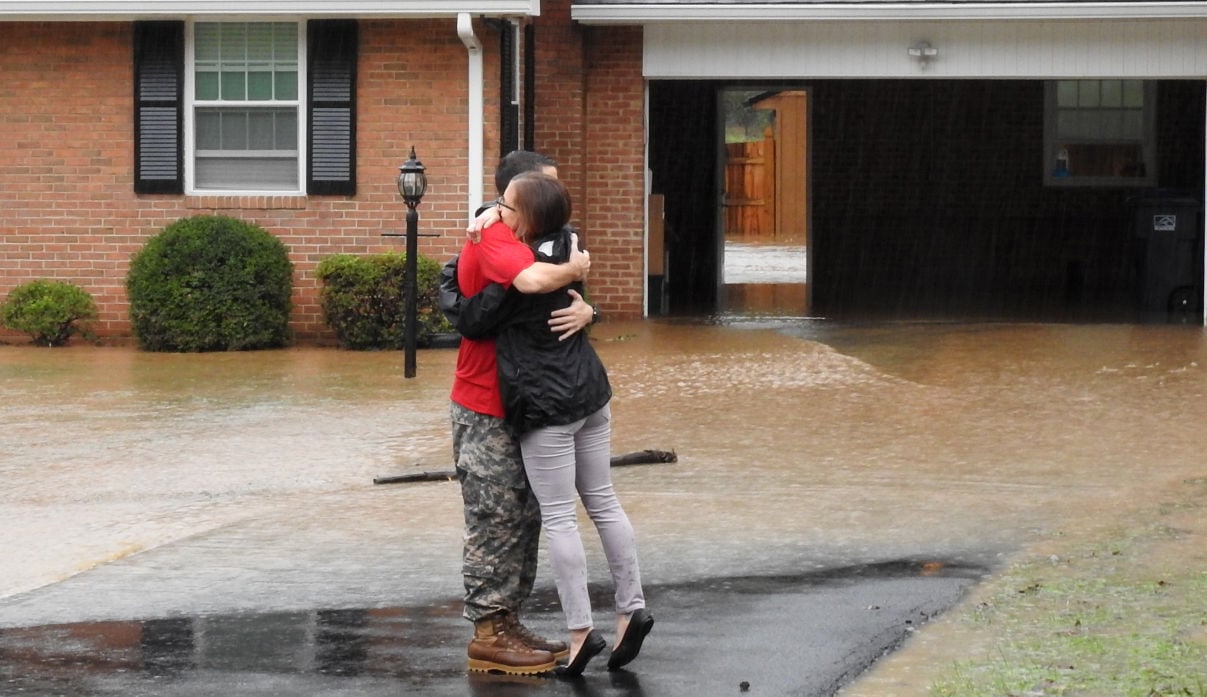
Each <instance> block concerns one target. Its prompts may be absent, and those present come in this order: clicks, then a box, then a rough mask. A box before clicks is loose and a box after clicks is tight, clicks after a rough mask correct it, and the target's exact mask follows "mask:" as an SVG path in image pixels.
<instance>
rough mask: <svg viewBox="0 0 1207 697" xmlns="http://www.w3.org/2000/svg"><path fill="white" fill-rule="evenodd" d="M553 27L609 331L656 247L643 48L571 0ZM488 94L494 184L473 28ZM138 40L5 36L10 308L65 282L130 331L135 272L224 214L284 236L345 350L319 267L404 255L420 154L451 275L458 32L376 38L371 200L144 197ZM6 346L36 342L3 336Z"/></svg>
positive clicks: (313, 307)
mask: <svg viewBox="0 0 1207 697" xmlns="http://www.w3.org/2000/svg"><path fill="white" fill-rule="evenodd" d="M543 11H544V14H542V16H541V17H539V18H537V19H536V20H535V21H536V22H537V27H536V42H537V43H536V47H537V65H536V69H537V85H538V87H537V94H536V95H535V99H536V101H535V109H536V116H535V121H536V123H535V131H536V143H535V144H534V145H535V147H536V149H538V150H543V151H545V152H547V153H548V154H550V155H551V156H553V157H554V158H556V159H557V160H558V162H559V164H560V165H561V167H560V173H561V176H562V178H563V179H564V180H566V182H567V183H568V184H569V186H570V189H571V192H572V195H573V196H574V206H575V217H576V223H577V224H579V225H580V226H581V227H582V228H583V229H584V237H585V240H586V242H587V244H588V245H589V246H590V248H591V251H592V253H593V274H592V278H591V283H590V288H591V293H592V299H593V300H594V301H595V302H597V303H598V304H599V305H600V306H601V309H602V310H603V311H604V312H605V313H608V314H609V315H611V316H617V317H634V316H640V313H641V291H642V289H641V281H642V274H641V259H642V236H643V230H644V225H643V202H642V192H643V181H642V169H641V163H642V153H643V150H642V147H643V146H642V109H643V101H642V100H643V83H642V79H641V35H640V32H639V30H635V29H625V28H591V29H583V28H580V27H577V26H575V25H573V24H572V23H571V22H570V19H569V2H568V0H556V1H555V2H550V3H547V4H546V7H545V9H544V10H543ZM475 30H476V32H477V34H478V36H479V38H480V39H481V40H482V42H483V55H484V57H485V70H484V75H485V79H486V84H485V87H484V97H485V116H484V118H485V124H486V132H485V133H484V142H485V144H486V148H487V151H486V152H485V153H484V166H485V169H486V171H485V172H484V173H483V186H484V191H485V193H486V195H487V196H490V195H492V193H493V188H494V187H493V183H492V180H491V178H490V175H491V174H492V173H493V167H494V163H495V162H496V161H497V159H498V157H499V155H500V153H499V152H498V151H497V145H498V123H499V117H498V85H497V80H498V70H499V66H498V62H497V60H498V48H497V47H498V35H497V33H496V31H495V30H494V29H492V28H491V27H489V26H487V25H486V24H485V23H482V22H478V23H476V24H475ZM132 31H133V25H132V24H130V23H126V22H120V23H0V75H3V76H4V80H3V81H2V82H0V132H3V133H5V137H4V138H2V139H0V209H2V210H4V211H5V214H4V217H3V218H2V219H0V298H3V297H5V296H7V294H8V292H9V291H11V290H12V289H13V288H14V287H15V286H17V285H19V284H21V283H24V282H27V281H30V280H34V279H38V278H53V279H58V280H63V281H67V282H70V283H74V284H76V285H79V286H81V287H82V288H84V290H86V291H88V292H89V293H90V294H92V296H93V297H94V298H95V299H96V301H97V303H98V306H99V308H100V318H99V321H98V322H97V323H96V324H95V326H94V328H95V329H96V331H97V333H98V334H99V335H101V336H102V337H123V336H128V335H129V333H130V323H129V319H128V310H129V307H128V303H127V301H126V296H125V289H124V283H125V275H126V272H127V269H128V265H129V260H130V258H131V257H132V256H133V255H134V254H135V253H136V252H137V251H138V250H139V249H141V247H142V245H143V244H144V242H145V241H146V240H147V239H148V238H149V237H150V236H152V235H154V234H156V233H157V232H158V231H159V230H161V229H162V228H163V227H164V226H165V225H167V224H168V223H170V222H172V221H173V220H176V219H178V218H181V217H185V216H190V215H198V214H211V213H212V214H224V215H231V216H234V217H239V218H242V219H245V220H249V221H251V222H254V223H256V224H258V225H260V226H262V227H264V228H265V229H267V230H269V231H270V232H272V233H273V234H275V235H277V236H278V237H279V238H280V239H281V240H282V242H284V243H285V245H286V246H287V247H288V249H289V250H290V254H291V257H292V259H293V261H294V264H295V267H294V298H293V300H294V313H293V320H292V325H293V328H294V330H295V333H296V335H297V337H298V339H299V340H301V341H329V340H330V339H331V338H332V337H331V335H330V332H329V331H328V330H327V328H326V327H325V325H324V324H323V322H322V318H321V312H320V308H319V305H318V292H319V284H318V281H317V279H316V278H315V276H314V269H315V267H316V266H317V264H318V263H319V262H320V261H321V260H323V259H324V258H326V257H328V256H330V255H332V254H337V253H358V254H371V253H379V252H383V251H388V250H398V251H401V250H402V249H404V241H403V240H402V239H401V238H386V237H383V236H382V233H385V232H402V231H404V230H405V212H406V209H405V206H404V205H403V204H402V202H401V200H400V199H399V196H398V193H397V189H396V188H395V184H394V181H395V178H396V177H397V175H398V166H399V165H400V164H401V163H402V162H403V160H405V159H406V157H407V153H408V151H409V149H410V147H411V146H412V145H414V146H415V148H416V151H417V154H418V156H419V159H420V160H421V161H422V162H423V163H424V165H425V166H426V167H427V174H428V180H429V189H428V194H427V196H426V197H425V198H424V200H423V203H422V205H421V207H420V216H421V217H420V231H421V232H423V233H437V234H439V235H440V236H439V237H431V238H428V237H425V238H421V239H420V241H419V245H420V246H419V251H420V253H421V254H424V255H427V256H431V257H433V258H436V259H438V260H441V261H442V260H444V259H446V258H448V257H450V256H451V255H453V254H454V253H456V252H457V251H458V250H459V249H460V246H461V244H462V243H463V241H464V233H463V229H464V226H465V221H466V217H467V211H466V210H465V205H466V201H467V196H468V191H467V189H468V186H467V176H468V175H467V167H468V163H467V160H466V139H467V129H468V117H467V114H466V111H467V103H468V96H467V94H466V79H467V56H466V50H465V47H464V45H463V44H462V43H461V41H460V40H459V38H458V37H457V33H456V22H455V21H454V20H452V19H440V20H436V19H433V20H408V21H393V20H373V21H362V22H361V25H360V44H361V45H360V54H359V65H358V71H359V74H358V88H359V93H358V105H357V109H358V112H357V114H358V116H357V143H358V146H357V179H358V181H357V194H356V195H355V196H351V197H344V196H316V197H247V196H233V197H230V196H175V195H154V196H152V195H142V196H140V195H136V194H135V193H134V191H133V146H132V136H133V122H132V114H131V111H132V106H131V105H132V99H133V85H132V76H133V66H132V52H131V40H132ZM0 339H3V340H18V341H19V340H20V335H17V334H15V333H12V332H10V331H8V330H0Z"/></svg>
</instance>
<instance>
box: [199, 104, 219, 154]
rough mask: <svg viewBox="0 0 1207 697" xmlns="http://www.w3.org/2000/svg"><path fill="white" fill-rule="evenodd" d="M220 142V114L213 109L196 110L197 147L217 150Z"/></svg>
mask: <svg viewBox="0 0 1207 697" xmlns="http://www.w3.org/2000/svg"><path fill="white" fill-rule="evenodd" d="M221 144H222V124H221V116H219V114H218V113H217V112H215V111H208V110H207V111H199V112H197V149H198V150H217V149H218V148H219V147H220V146H221Z"/></svg>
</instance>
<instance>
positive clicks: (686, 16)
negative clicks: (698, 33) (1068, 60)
mask: <svg viewBox="0 0 1207 697" xmlns="http://www.w3.org/2000/svg"><path fill="white" fill-rule="evenodd" d="M570 16H571V18H572V19H574V20H576V21H578V22H581V23H583V24H654V23H659V22H675V23H678V22H731V21H759V22H779V21H865V20H866V21H920V20H925V21H938V20H1044V19H1047V20H1056V19H1073V20H1094V19H1201V18H1204V17H1207V3H1203V2H1017V1H1016V2H933V3H932V2H896V3H894V2H887V3H879V2H848V3H841V2H840V3H808V2H799V3H758V4H755V3H741V2H731V3H713V4H706V3H694V4H680V3H667V4H643V3H633V4H614V3H603V4H582V5H579V4H576V5H572V6H571V15H570Z"/></svg>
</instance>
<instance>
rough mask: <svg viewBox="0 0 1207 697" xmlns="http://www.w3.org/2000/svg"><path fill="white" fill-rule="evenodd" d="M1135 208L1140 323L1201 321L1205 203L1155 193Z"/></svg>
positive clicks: (1184, 197) (1136, 203) (1140, 198)
mask: <svg viewBox="0 0 1207 697" xmlns="http://www.w3.org/2000/svg"><path fill="white" fill-rule="evenodd" d="M1132 203H1133V206H1134V208H1135V216H1136V217H1135V225H1136V228H1135V233H1136V258H1137V262H1138V274H1137V276H1138V277H1137V290H1138V300H1139V308H1140V314H1141V319H1143V320H1147V321H1161V322H1199V321H1201V319H1202V316H1203V203H1202V201H1200V200H1199V199H1196V198H1193V197H1189V196H1178V195H1169V194H1154V195H1149V196H1142V197H1137V198H1134V199H1132Z"/></svg>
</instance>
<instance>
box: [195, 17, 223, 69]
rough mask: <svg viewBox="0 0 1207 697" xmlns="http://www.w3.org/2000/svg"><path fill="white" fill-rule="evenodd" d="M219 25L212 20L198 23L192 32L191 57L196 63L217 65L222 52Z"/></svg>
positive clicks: (210, 65) (209, 65)
mask: <svg viewBox="0 0 1207 697" xmlns="http://www.w3.org/2000/svg"><path fill="white" fill-rule="evenodd" d="M220 32H221V26H220V25H218V24H215V23H213V22H205V23H199V24H198V25H197V28H196V30H195V31H194V32H193V42H194V46H193V59H194V60H195V61H196V62H197V65H206V66H208V67H217V66H218V59H219V58H221V56H222V54H221V51H220V47H221V45H222V44H221V34H220Z"/></svg>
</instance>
